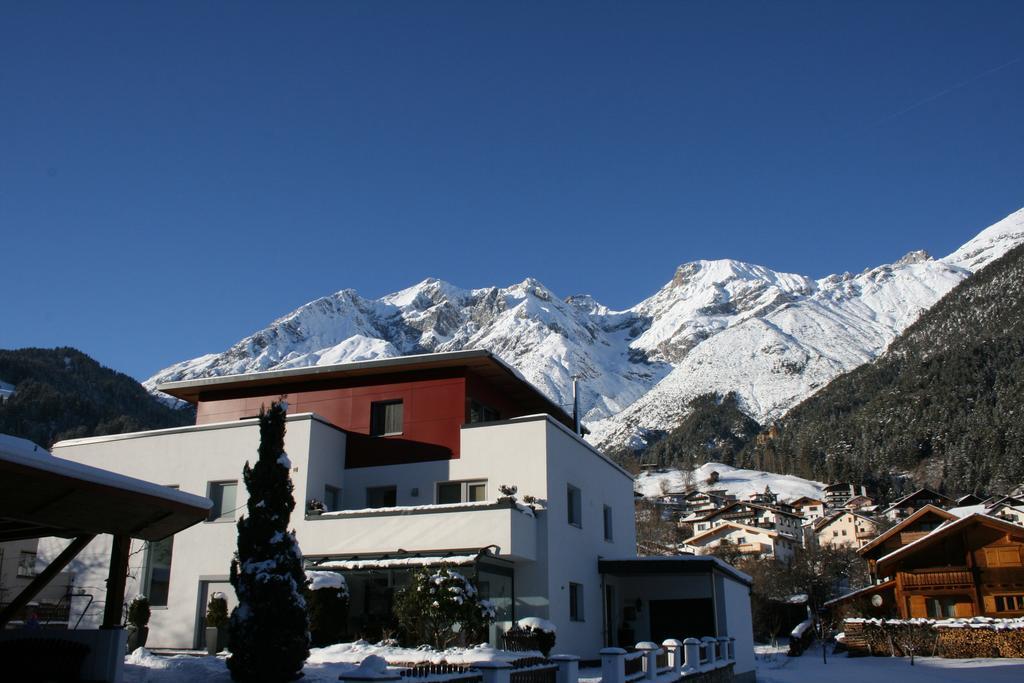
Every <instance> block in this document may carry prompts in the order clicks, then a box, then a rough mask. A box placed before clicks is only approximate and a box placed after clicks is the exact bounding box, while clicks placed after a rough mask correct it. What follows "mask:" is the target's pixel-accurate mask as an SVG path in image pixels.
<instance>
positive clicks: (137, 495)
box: [0, 434, 213, 628]
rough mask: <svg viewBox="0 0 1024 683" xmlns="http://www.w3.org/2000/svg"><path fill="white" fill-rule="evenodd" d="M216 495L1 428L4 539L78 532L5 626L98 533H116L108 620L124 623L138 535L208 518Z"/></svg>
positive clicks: (0, 533) (1, 616)
mask: <svg viewBox="0 0 1024 683" xmlns="http://www.w3.org/2000/svg"><path fill="white" fill-rule="evenodd" d="M212 505H213V504H212V503H211V502H210V500H209V499H207V498H204V497H202V496H196V495H193V494H190V493H184V492H182V491H178V490H177V489H173V488H170V487H166V486H160V485H159V484H153V483H151V482H147V481H143V480H141V479H134V478H132V477H126V476H124V475H120V474H116V473H114V472H109V471H107V470H103V469H100V468H98V467H90V466H89V465H83V464H81V463H77V462H72V461H70V460H65V459H63V458H57V457H54V456H53V455H51V454H50V453H49V452H48V451H46V450H45V449H43V448H40V447H39V446H37V445H36V444H34V443H32V442H31V441H28V440H26V439H20V438H17V437H13V436H8V435H5V434H0V541H14V540H21V539H29V538H41V537H44V536H56V537H59V538H69V539H73V540H72V541H71V543H70V544H69V545H68V546H67V548H66V549H65V550H64V551H63V552H62V553H61V554H60V555H59V556H57V557H56V558H55V559H54V560H53V562H51V563H50V565H49V566H48V567H47V568H46V569H44V570H43V571H42V572H40V573H39V574H38V576H36V578H35V579H34V580H33V581H32V583H30V584H29V585H28V586H27V587H26V588H25V589H24V590H23V591H22V592H21V594H19V595H18V596H17V597H15V598H14V600H13V601H12V602H11V603H10V604H8V605H7V606H6V607H5V608H4V609H3V611H0V628H3V626H4V625H5V624H6V623H7V621H8V620H9V619H10V618H11V616H12V615H13V614H15V613H16V612H17V611H18V610H19V609H21V608H22V607H24V606H25V605H27V604H28V603H29V601H31V600H32V598H33V597H35V596H36V594H38V592H39V591H40V590H41V589H42V588H43V587H44V586H45V585H46V584H47V583H49V581H50V580H51V579H52V578H53V577H55V576H56V575H57V574H59V573H60V572H61V571H62V570H63V569H64V567H66V566H67V565H68V563H69V562H71V560H72V559H74V557H75V556H76V555H78V553H79V552H81V551H82V549H84V548H85V546H87V545H88V544H89V542H90V541H92V539H93V538H95V537H96V536H97V535H99V534H111V535H112V536H113V537H114V542H113V548H112V552H111V558H110V573H109V575H108V578H107V600H106V606H105V609H104V617H103V627H104V628H115V627H117V626H118V625H120V621H121V606H122V604H123V603H124V588H125V586H124V584H125V578H126V575H127V569H128V554H129V549H130V546H131V539H133V538H137V539H141V540H145V541H158V540H160V539H163V538H166V537H167V536H170V535H172V534H175V533H177V532H179V531H181V530H182V529H187V528H188V527H190V526H192V525H194V524H197V523H199V522H201V521H203V520H204V519H206V517H207V515H208V514H209V511H210V508H211V507H212Z"/></svg>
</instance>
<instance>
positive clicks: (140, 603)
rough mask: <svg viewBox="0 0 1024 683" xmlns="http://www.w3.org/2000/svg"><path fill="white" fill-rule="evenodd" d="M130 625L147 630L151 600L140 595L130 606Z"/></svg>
mask: <svg viewBox="0 0 1024 683" xmlns="http://www.w3.org/2000/svg"><path fill="white" fill-rule="evenodd" d="M128 623H129V624H131V625H132V626H134V627H135V628H146V626H147V625H148V624H149V598H147V597H146V596H145V595H140V596H138V597H136V598H135V599H134V600H132V602H131V604H130V605H128Z"/></svg>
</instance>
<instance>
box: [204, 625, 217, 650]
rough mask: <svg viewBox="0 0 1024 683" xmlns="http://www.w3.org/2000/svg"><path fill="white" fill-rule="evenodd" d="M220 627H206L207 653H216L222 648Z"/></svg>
mask: <svg viewBox="0 0 1024 683" xmlns="http://www.w3.org/2000/svg"><path fill="white" fill-rule="evenodd" d="M219 635H220V629H218V628H217V627H216V626H207V627H206V654H208V655H215V654H217V652H218V651H219V649H220V638H218V637H217V636H219Z"/></svg>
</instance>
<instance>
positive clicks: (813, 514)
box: [789, 496, 825, 524]
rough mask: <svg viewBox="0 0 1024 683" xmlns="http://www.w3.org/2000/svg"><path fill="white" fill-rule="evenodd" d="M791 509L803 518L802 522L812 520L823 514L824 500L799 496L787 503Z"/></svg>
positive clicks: (819, 517)
mask: <svg viewBox="0 0 1024 683" xmlns="http://www.w3.org/2000/svg"><path fill="white" fill-rule="evenodd" d="M789 504H790V505H791V506H792V507H793V510H794V511H795V512H796V513H797V514H799V515H800V516H801V517H803V519H804V523H805V524H806V523H807V522H813V521H814V520H816V519H821V518H822V517H824V516H825V501H823V500H818V499H817V498H811V497H809V496H801V497H800V498H797V499H796V500H793V501H790V503H789Z"/></svg>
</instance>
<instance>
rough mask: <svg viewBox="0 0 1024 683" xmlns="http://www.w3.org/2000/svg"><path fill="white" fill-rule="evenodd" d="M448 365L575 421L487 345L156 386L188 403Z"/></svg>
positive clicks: (443, 367) (560, 416)
mask: <svg viewBox="0 0 1024 683" xmlns="http://www.w3.org/2000/svg"><path fill="white" fill-rule="evenodd" d="M445 368H470V369H472V370H473V371H474V372H475V373H476V374H478V375H480V376H483V377H486V378H488V379H490V380H492V381H495V382H496V383H498V384H501V385H502V388H503V389H504V390H505V391H507V392H508V393H509V394H510V396H511V397H512V398H513V399H517V398H518V399H519V400H524V399H526V400H531V401H538V400H539V401H541V402H543V403H544V404H545V405H546V408H547V410H546V411H545V412H548V413H550V414H552V415H554V416H555V417H557V418H558V419H559V421H561V422H563V423H565V424H569V425H571V424H572V418H571V416H570V415H569V414H568V413H567V412H566V411H565V410H564V409H563V408H562V407H561V406H559V405H558V404H556V403H555V402H554V401H552V400H551V399H550V398H548V397H547V396H545V395H544V394H543V393H541V391H540V390H539V389H537V387H535V386H534V385H533V384H532V383H531V382H530V381H529V380H527V379H526V378H525V377H523V375H522V374H521V373H520V372H519V371H518V370H516V369H515V368H514V367H512V366H511V365H509V364H508V363H506V362H505V361H503V360H501V359H500V358H499V357H498V356H496V355H494V354H493V353H491V352H490V351H488V350H487V349H468V350H464V351H447V352H444V353H421V354H415V355H409V356H393V357H391V358H377V359H374V360H364V361H353V362H350V363H337V364H335V365H311V366H306V367H301V368H288V369H286V370H267V371H264V372H252V373H246V374H238V375H221V376H218V377H201V378H198V379H188V380H181V381H177V382H163V383H161V384H158V385H157V387H156V388H157V390H158V391H162V392H163V393H165V394H170V395H171V396H174V397H175V398H179V399H181V400H183V401H188V402H189V403H197V402H198V401H199V400H200V399H201V394H202V393H204V392H209V391H229V390H248V389H256V388H263V387H275V386H283V385H288V384H294V383H295V382H296V381H309V380H315V381H330V380H337V379H354V378H359V377H370V376H373V375H381V374H386V373H400V372H412V371H418V370H440V369H445Z"/></svg>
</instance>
